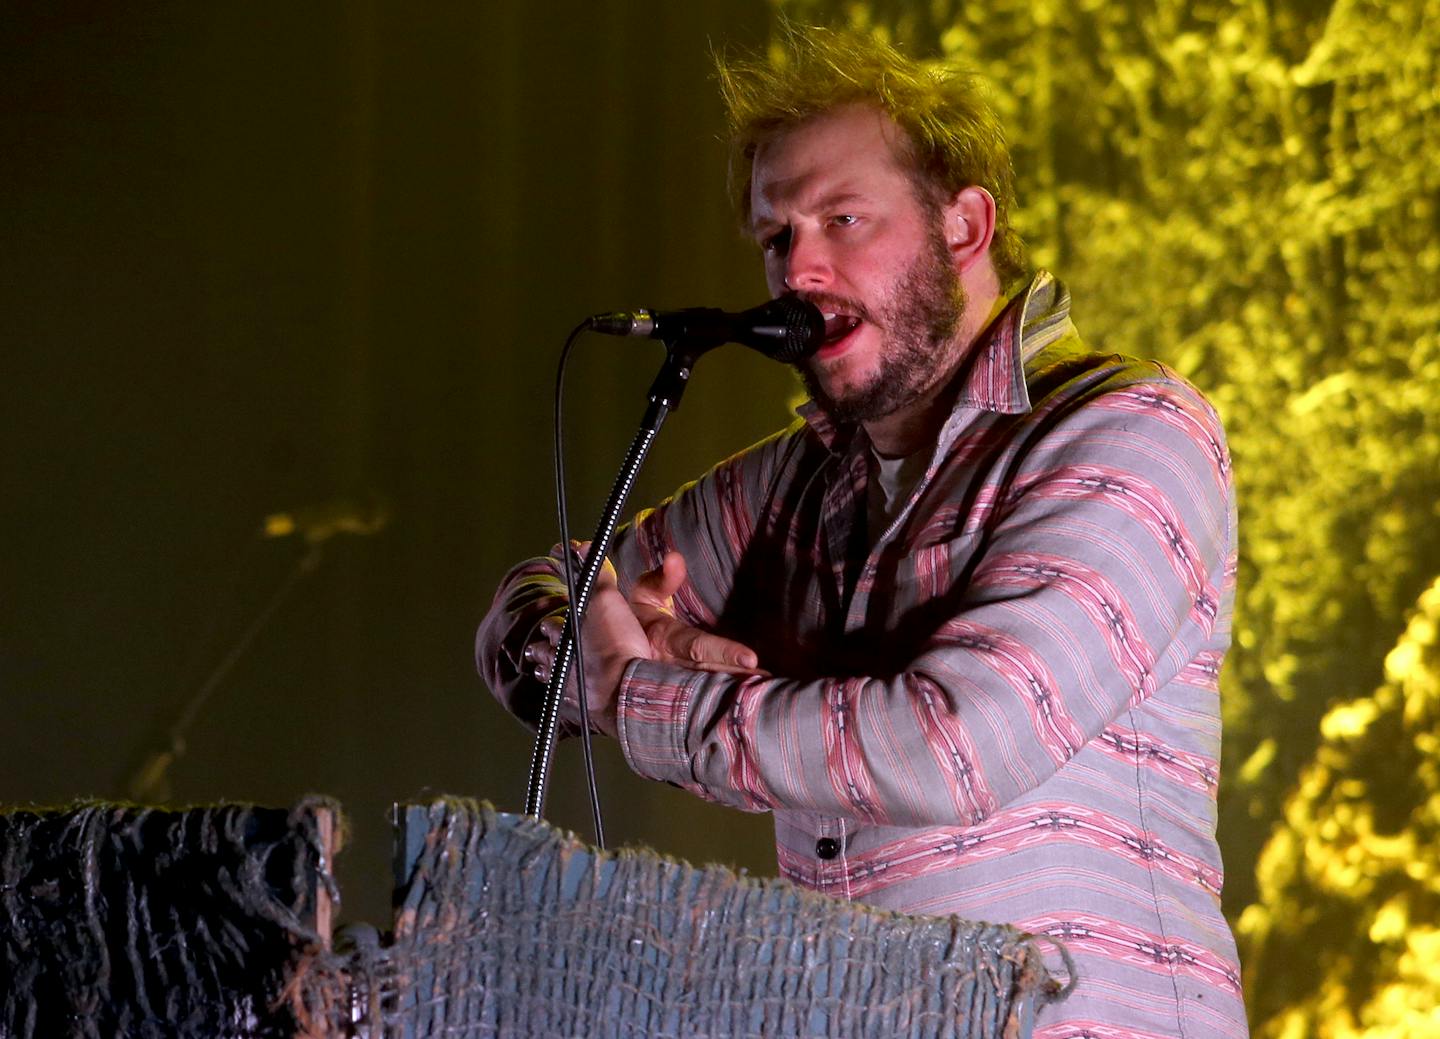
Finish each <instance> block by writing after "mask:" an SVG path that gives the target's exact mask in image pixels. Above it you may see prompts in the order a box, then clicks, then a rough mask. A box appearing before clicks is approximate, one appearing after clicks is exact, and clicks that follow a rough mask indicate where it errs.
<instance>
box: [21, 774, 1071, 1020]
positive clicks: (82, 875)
mask: <svg viewBox="0 0 1440 1039" xmlns="http://www.w3.org/2000/svg"><path fill="white" fill-rule="evenodd" d="M337 820H338V810H337V809H336V807H335V806H334V805H333V804H331V803H329V802H324V801H319V800H314V801H307V802H305V803H303V804H301V805H300V806H298V807H296V808H295V809H292V810H289V811H285V810H279V809H266V808H256V807H254V806H249V805H226V806H217V807H208V808H194V809H189V810H186V811H161V810H157V809H147V808H140V807H136V806H133V805H85V806H80V807H76V808H71V809H65V810H56V811H51V812H38V811H20V812H14V813H11V814H9V815H0V1039H92V1037H93V1039H100V1037H105V1039H110V1037H127V1039H128V1037H135V1039H171V1037H174V1039H180V1037H186V1039H189V1037H196V1039H200V1037H204V1039H242V1037H247V1039H248V1037H255V1039H271V1037H281V1036H291V1035H296V1036H306V1037H314V1039H319V1037H322V1036H323V1037H336V1039H339V1037H345V1036H358V1037H362V1039H442V1037H443V1039H482V1037H483V1039H495V1037H514V1039H542V1037H561V1036H564V1037H571V1036H575V1037H580V1036H583V1037H597V1039H612V1037H613V1039H640V1037H657V1039H681V1037H686V1039H689V1037H695V1039H699V1037H722V1036H723V1037H725V1039H735V1037H757V1039H758V1037H765V1039H772V1037H781V1036H826V1037H857V1039H862V1037H863V1039H870V1037H874V1039H880V1037H884V1039H892V1037H895V1036H914V1037H924V1039H952V1037H953V1039H961V1037H968V1039H999V1037H1004V1039H1024V1037H1026V1036H1028V1035H1029V1033H1030V1031H1031V1027H1032V1024H1033V1022H1034V1016H1035V1013H1036V1011H1037V1010H1038V1009H1040V1007H1041V1006H1042V1005H1043V1004H1044V1003H1045V1002H1047V1001H1049V1000H1053V999H1055V998H1058V997H1059V994H1060V993H1059V988H1058V986H1057V985H1056V984H1055V982H1054V981H1053V980H1052V979H1051V978H1050V977H1049V975H1048V973H1047V972H1046V970H1045V968H1044V966H1043V965H1042V963H1041V960H1040V957H1039V954H1038V952H1037V951H1036V950H1035V948H1034V947H1033V946H1032V945H1031V944H1030V943H1029V942H1028V941H1026V939H1025V936H1023V935H1021V934H1019V933H1018V932H1016V931H1014V930H1012V929H1010V928H1007V927H998V926H992V925H987V924H978V923H970V922H967V921H963V920H957V919H953V918H952V919H939V918H916V917H904V916H899V915H896V914H893V913H882V912H877V911H874V910H868V909H865V908H863V907H860V906H855V905H849V904H845V903H841V902H836V901H834V900H831V899H827V898H822V897H820V896H818V895H815V894H812V893H809V892H805V891H802V890H800V889H798V888H796V887H794V886H793V885H790V884H787V883H784V882H783V881H776V880H757V879H754V878H749V877H743V876H738V875H736V874H735V873H733V872H731V871H729V870H726V869H723V868H720V867H713V866H712V867H708V868H705V869H696V868H694V867H691V866H689V865H686V864H684V863H681V862H675V861H672V860H667V859H664V858H661V857H660V856H657V855H654V854H651V853H649V852H645V851H623V852H620V853H618V854H605V853H601V852H597V851H596V850H594V849H593V848H590V847H588V846H586V845H585V844H583V843H582V842H580V841H578V840H576V839H575V838H574V837H573V836H570V835H567V834H564V833H561V832H559V831H557V830H555V829H553V828H552V827H550V826H548V825H546V824H544V823H542V822H538V821H536V820H533V819H527V818H521V817H517V816H512V815H504V814H501V813H497V812H496V811H494V809H492V808H491V807H489V806H488V805H484V804H479V803H476V802H472V801H464V800H443V801H437V802H435V803H433V804H427V805H412V806H407V807H404V808H401V809H397V813H396V823H397V833H396V837H397V849H396V872H397V889H396V916H395V921H394V930H393V932H392V933H391V934H387V935H382V934H381V933H380V932H379V931H377V930H376V929H375V928H373V927H368V926H365V925H357V926H352V927H348V928H345V929H343V935H342V940H340V941H337V942H336V944H335V946H334V947H333V948H332V947H331V945H330V941H329V937H330V920H329V917H330V907H331V902H332V899H333V897H334V895H335V889H334V882H333V880H332V878H331V873H330V864H331V862H332V857H333V854H334V851H335V844H336V841H335V839H334V832H335V829H336V827H337Z"/></svg>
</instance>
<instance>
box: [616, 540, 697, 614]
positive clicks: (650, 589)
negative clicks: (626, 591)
mask: <svg viewBox="0 0 1440 1039" xmlns="http://www.w3.org/2000/svg"><path fill="white" fill-rule="evenodd" d="M685 576H686V570H685V557H684V556H682V555H681V554H680V553H679V552H666V553H665V558H664V559H662V560H661V561H660V565H659V566H657V567H656V568H655V569H654V570H647V571H646V572H645V573H643V574H641V575H640V579H639V580H638V581H636V582H635V587H634V588H633V589H631V591H630V603H631V605H634V606H653V607H655V608H656V609H660V610H669V608H670V599H671V597H672V596H673V595H674V594H675V593H676V592H677V591H679V590H680V586H681V585H682V584H684V583H685Z"/></svg>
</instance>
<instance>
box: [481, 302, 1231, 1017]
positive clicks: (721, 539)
mask: <svg viewBox="0 0 1440 1039" xmlns="http://www.w3.org/2000/svg"><path fill="white" fill-rule="evenodd" d="M961 378H962V379H963V380H964V381H963V386H962V388H961V393H960V396H959V400H958V402H957V404H956V407H955V409H954V412H953V413H952V415H951V416H950V419H949V421H948V423H947V424H946V426H945V428H944V431H943V432H942V434H941V436H940V439H939V442H938V443H937V446H936V449H935V452H934V455H933V458H932V459H931V461H930V464H929V467H928V470H927V472H926V474H925V476H924V478H923V479H922V480H921V481H920V483H919V484H918V485H917V487H916V488H915V490H914V492H913V494H912V496H911V498H910V501H909V502H908V503H907V505H906V506H905V508H904V509H903V511H902V512H901V513H900V515H899V516H898V517H897V518H896V520H895V521H894V522H893V523H892V524H891V526H890V528H889V529H888V530H885V531H883V532H873V533H869V532H867V531H866V530H865V529H864V525H865V514H866V509H865V500H866V480H867V475H868V464H867V455H868V446H867V442H866V438H865V435H864V432H863V430H860V429H855V428H849V427H843V428H839V427H836V426H834V425H832V424H831V423H830V422H829V421H828V420H827V419H826V417H825V416H824V415H823V414H822V413H821V412H819V411H818V410H816V409H814V408H813V406H807V409H802V415H803V419H802V421H799V422H797V423H796V424H795V425H793V426H791V427H790V428H789V429H787V430H785V431H784V432H782V433H780V434H777V435H776V436H774V437H772V438H770V439H768V440H766V441H764V442H762V443H760V444H757V445H756V446H755V447H753V448H750V449H749V450H747V451H744V452H742V453H741V454H739V455H737V456H735V457H734V458H731V459H728V460H727V461H725V462H723V463H721V464H720V465H719V466H717V467H716V468H715V469H714V470H712V471H711V472H710V473H708V474H707V475H706V476H705V477H703V478H702V479H701V480H699V481H697V482H696V483H693V484H690V485H688V486H687V487H685V488H682V489H681V491H679V492H678V493H677V494H676V495H675V496H674V497H673V498H672V499H670V500H668V501H667V502H665V503H664V504H662V505H661V506H659V507H658V508H656V509H653V510H650V511H647V512H644V513H642V514H641V515H640V516H639V517H638V518H637V520H636V522H635V523H634V524H633V525H631V526H630V527H629V528H627V529H626V531H625V534H624V536H623V537H622V539H621V541H620V542H619V544H618V546H617V549H616V553H615V563H616V566H617V567H618V569H619V571H620V574H621V582H622V586H623V585H626V584H628V583H629V582H631V581H633V580H634V578H635V577H636V575H638V574H639V573H641V572H643V571H644V570H646V569H649V568H651V567H653V566H655V565H657V564H658V562H659V560H660V559H661V557H662V556H663V554H664V553H665V552H666V551H667V550H670V549H675V550H678V551H680V552H682V553H683V554H684V555H685V557H686V560H687V562H688V563H689V567H690V575H691V580H690V583H689V584H688V585H687V586H686V587H685V588H684V589H683V590H682V594H681V595H679V596H677V599H676V610H677V613H678V614H679V615H680V616H681V617H682V618H683V619H684V620H686V621H688V622H689V623H692V624H696V625H699V626H702V627H705V628H709V629H712V630H715V631H719V632H721V633H723V634H726V635H729V636H731V637H734V638H737V639H739V640H741V641H743V642H745V643H747V644H749V645H751V646H753V647H755V649H756V650H757V651H758V652H759V654H760V660H761V664H762V666H764V667H765V668H766V669H768V670H769V671H770V672H771V673H773V674H774V675H776V676H779V677H775V678H743V679H737V678H733V677H729V676H723V675H712V674H705V673H701V672H696V671H692V670H688V669H686V668H682V667H677V666H672V665H668V664H660V663H655V662H653V661H637V662H635V663H634V664H632V665H631V667H630V668H629V670H628V671H627V672H626V677H625V680H624V683H623V686H622V689H621V699H620V728H621V742H622V745H623V748H624V753H625V755H626V758H627V760H628V761H629V762H630V764H631V766H632V767H633V768H634V769H635V770H636V771H637V772H639V773H640V774H641V775H644V776H648V777H651V778H654V779H657V780H662V781H665V782H670V783H675V784H678V785H680V786H683V787H685V788H686V789H689V790H692V791H693V792H695V793H696V794H698V795H699V796H701V797H705V798H709V799H711V800H715V801H719V802H723V803H725V804H729V805H733V806H735V807H737V808H741V809H744V810H747V811H772V812H773V813H774V817H775V831H776V842H777V848H778V857H779V866H780V871H781V873H782V875H784V876H785V877H787V878H789V879H791V880H793V881H795V882H796V883H799V884H802V885H804V886H806V887H809V888H814V889H816V890H819V891H823V892H825V893H827V894H830V895H834V896H836V897H838V898H844V899H854V900H858V901H864V902H868V903H871V904H874V905H877V906H882V907H887V908H891V909H896V910H900V911H904V912H907V913H925V914H949V913H954V914H959V915H961V916H965V917H969V918H972V919H978V920H986V921H992V922H1005V923H1012V924H1015V925H1017V926H1019V927H1022V928H1025V929H1027V930H1029V931H1032V932H1034V933H1036V934H1039V935H1049V936H1052V937H1054V938H1056V939H1057V940H1059V941H1061V942H1063V943H1064V944H1065V946H1066V947H1067V948H1068V949H1069V950H1070V951H1071V953H1073V954H1074V956H1075V960H1076V962H1077V964H1078V967H1079V972H1080V983H1079V985H1078V987H1077V988H1076V990H1075V992H1074V994H1073V995H1072V996H1071V998H1070V999H1069V1000H1068V1001H1067V1002H1066V1003H1064V1004H1061V1005H1058V1006H1054V1007H1051V1008H1048V1009H1047V1010H1046V1011H1045V1012H1044V1014H1043V1015H1042V1016H1041V1018H1040V1019H1039V1020H1038V1021H1037V1032H1036V1034H1037V1036H1039V1037H1041V1039H1060V1037H1067V1039H1068V1037H1080V1036H1094V1037H1101V1036H1103V1037H1107V1039H1108V1037H1116V1039H1118V1037H1151V1036H1188V1037H1213V1036H1221V1037H1228V1036H1241V1035H1244V1034H1245V1033H1246V1026H1245V1015H1244V1007H1243V1002H1242V999H1241V992H1240V980H1239V967H1238V962H1237V957H1236V953H1235V945H1234V940H1233V938H1232V936H1231V934H1230V931H1229V929H1228V927H1227V925H1226V923H1225V920H1224V918H1223V917H1222V916H1221V913H1220V904H1219V891H1220V884H1221V876H1222V870H1221V863H1220V855H1219V851H1218V849H1217V846H1216V843H1215V817H1216V810H1215V793H1216V784H1217V778H1218V774H1219V753H1220V721H1219V715H1220V712H1219V698H1218V687H1217V676H1218V673H1219V668H1220V663H1221V660H1222V658H1223V656H1224V652H1225V649H1226V647H1227V645H1228V644H1229V640H1230V631H1229V620H1230V610H1231V604H1232V601H1233V598H1234V574H1235V509H1234V496H1233V493H1232V487H1231V478H1230V468H1229V458H1228V455H1227V453H1226V449H1225V442H1224V435H1223V432H1222V431H1221V428H1220V424H1219V422H1218V420H1217V418H1216V416H1215V414H1214V412H1213V410H1212V409H1211V408H1210V406H1209V405H1208V404H1207V403H1206V402H1205V400H1204V399H1203V398H1202V397H1201V396H1200V395H1199V393H1197V392H1196V391H1195V390H1194V389H1193V388H1192V387H1191V386H1189V385H1188V384H1187V383H1185V382H1184V381H1183V380H1182V379H1180V378H1179V377H1178V376H1177V375H1175V374H1174V373H1173V372H1171V371H1169V370H1168V369H1166V368H1164V367H1163V366H1161V365H1158V364H1154V363H1148V362H1138V361H1134V360H1130V359H1126V358H1122V357H1118V356H1112V355H1103V354H1098V353H1096V352H1094V351H1092V350H1090V349H1089V348H1087V347H1086V346H1085V345H1084V344H1083V343H1082V342H1081V340H1080V338H1079V336H1078V334H1077V333H1076V331H1075V328H1074V326H1073V325H1072V324H1071V322H1070V318H1069V296H1068V294H1067V293H1066V292H1065V290H1064V288H1063V287H1062V286H1061V285H1060V284H1059V283H1058V282H1057V281H1055V280H1054V279H1053V278H1051V277H1050V276H1048V275H1046V274H1043V273H1042V274H1041V275H1039V276H1037V278H1036V279H1035V280H1034V281H1033V282H1032V284H1031V285H1030V287H1029V288H1028V290H1026V291H1025V292H1024V293H1023V294H1022V295H1020V296H1019V297H1017V299H1016V300H1015V301H1013V302H1012V304H1011V306H1010V307H1009V308H1008V309H1007V311H1006V312H1005V313H1004V314H1003V315H1002V316H1001V318H1000V319H999V320H998V321H997V322H996V323H995V325H994V327H993V328H992V330H991V331H990V332H989V333H988V335H987V336H986V338H985V339H983V340H982V341H981V342H980V343H979V344H977V347H976V350H975V351H974V354H973V360H972V362H971V364H970V366H969V367H968V368H967V370H966V371H965V372H964V373H963V374H962V376H961ZM558 596H559V592H558V589H557V586H556V580H555V564H554V563H553V561H552V560H532V561H531V562H529V563H526V564H522V565H521V566H520V567H518V568H517V569H516V570H515V571H513V572H512V574H511V575H510V577H509V578H507V581H506V583H505V584H504V585H503V586H502V588H501V590H500V592H499V593H498V594H497V597H496V601H495V605H494V607H493V608H492V610H491V613H490V615H489V616H488V617H487V618H486V621H485V623H484V625H483V626H482V628H481V630H480V634H479V638H478V642H477V659H478V661H479V663H480V666H481V670H482V673H483V674H484V675H485V676H486V679H487V681H488V682H489V683H490V685H491V688H492V689H493V690H494V691H495V692H496V694H497V695H498V696H500V698H501V699H502V700H503V701H505V702H506V703H507V704H508V705H510V706H511V709H512V710H515V711H516V713H519V714H521V715H522V716H525V714H526V713H527V707H528V706H529V705H532V704H533V701H534V698H535V696H536V695H537V687H536V686H535V685H534V683H533V682H530V681H529V680H528V679H526V678H524V677H523V676H522V674H521V669H520V667H519V661H520V654H521V651H522V650H523V648H524V645H525V643H526V642H527V641H528V640H529V639H530V637H531V634H532V632H533V629H534V625H535V624H536V623H537V622H538V620H539V619H540V618H541V617H542V616H543V615H544V614H545V613H546V612H547V611H550V610H553V609H554V608H555V607H556V604H557V602H558ZM532 710H533V708H532ZM1052 969H1055V970H1057V971H1059V970H1062V969H1063V968H1062V966H1061V963H1060V960H1059V957H1058V956H1057V957H1055V960H1054V962H1053V963H1052Z"/></svg>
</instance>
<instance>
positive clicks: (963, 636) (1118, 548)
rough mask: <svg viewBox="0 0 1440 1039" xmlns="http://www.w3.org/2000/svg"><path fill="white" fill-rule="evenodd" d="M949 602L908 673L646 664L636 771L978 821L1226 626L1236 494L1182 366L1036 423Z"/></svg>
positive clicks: (638, 669) (758, 801)
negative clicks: (794, 673)
mask: <svg viewBox="0 0 1440 1039" xmlns="http://www.w3.org/2000/svg"><path fill="white" fill-rule="evenodd" d="M1030 428H1031V429H1032V430H1033V440H1034V443H1033V445H1032V446H1030V447H1028V448H1024V449H1021V450H1020V451H1019V452H1018V453H1017V458H1016V461H1015V463H1014V466H1013V470H1012V471H1011V472H1010V473H1008V474H1007V475H1006V477H1005V478H1004V479H1003V480H1000V481H998V482H997V483H996V485H995V493H994V495H992V496H991V500H990V501H989V502H988V503H985V502H982V503H980V504H979V505H977V506H975V507H977V508H985V509H988V510H990V515H989V516H988V518H987V519H986V521H985V531H986V534H985V544H984V546H983V548H982V550H981V552H980V556H979V558H978V561H977V562H976V563H975V565H974V567H973V570H970V571H969V572H968V575H967V576H965V577H964V578H960V577H959V576H958V575H957V578H956V579H957V580H961V579H963V580H964V581H965V585H964V587H963V588H959V589H951V590H950V591H951V593H952V596H951V601H953V602H955V604H956V606H955V608H954V610H953V611H951V612H948V613H947V614H946V615H945V616H944V619H943V620H942V621H941V622H940V623H938V625H937V626H936V628H935V630H934V631H933V633H931V634H929V636H928V638H927V640H926V641H925V643H924V644H923V645H922V647H921V649H920V651H919V652H918V654H917V655H915V656H914V658H913V659H912V660H910V661H909V662H908V663H907V664H906V665H905V666H904V667H903V668H902V669H900V670H899V673H896V674H891V675H885V676H875V677H855V676H847V677H837V678H821V679H817V680H812V681H796V680H791V679H786V678H784V677H776V678H763V677H749V678H736V677H734V676H728V675H716V674H708V673H702V672H697V671H692V670H689V669H686V668H683V667H678V666H673V665H667V664H662V663H657V662H654V661H645V660H642V661H635V662H633V663H632V664H631V665H630V667H629V668H628V669H627V670H626V673H625V677H624V680H623V682H622V685H621V693H620V702H619V728H620V739H621V743H622V747H623V750H624V753H625V756H626V758H627V760H628V761H629V763H630V765H631V767H632V768H633V769H634V770H635V771H636V772H638V773H640V774H641V775H644V776H647V777H650V778H653V779H657V780H662V781H666V782H671V783H675V784H677V785H680V786H683V787H686V788H688V789H691V790H693V791H695V792H696V793H699V794H701V795H702V796H704V797H707V798H709V799H712V800H716V801H720V802H723V803H726V804H729V805H732V806H735V807H738V808H742V809H747V810H751V811H763V810H768V809H773V808H780V807H783V808H788V809H797V810H804V811H814V812H819V813H824V814H832V815H838V816H842V817H847V818H855V819H859V820H862V821H868V822H874V823H880V824H894V825H927V824H929V825H934V824H958V825H964V826H970V825H975V824H976V823H978V822H980V821H982V820H983V819H985V818H986V817H987V816H988V815H990V814H991V813H992V812H994V811H996V810H997V809H998V808H1000V807H1003V806H1004V805H1006V804H1007V803H1009V802H1011V801H1013V800H1014V799H1015V798H1017V797H1019V796H1021V795H1022V794H1024V793H1026V792H1028V791H1030V790H1032V789H1034V788H1035V787H1037V786H1038V785H1039V784H1041V783H1043V782H1044V781H1045V780H1046V779H1047V778H1049V777H1050V776H1051V775H1053V774H1054V773H1055V771H1056V770H1057V769H1058V768H1059V767H1060V766H1061V765H1062V764H1064V763H1065V762H1066V761H1068V760H1069V759H1070V758H1071V757H1073V756H1074V755H1075V754H1076V753H1077V752H1078V751H1079V750H1080V749H1081V748H1082V747H1083V746H1084V745H1085V744H1086V743H1087V742H1089V741H1090V740H1092V739H1094V738H1095V737H1096V736H1097V735H1098V734H1099V733H1100V732H1101V730H1102V729H1103V728H1104V727H1105V726H1106V725H1107V724H1108V723H1110V722H1111V721H1113V720H1114V719H1115V718H1116V717H1117V716H1119V715H1120V714H1121V713H1122V712H1123V711H1125V710H1126V709H1127V708H1128V707H1130V706H1131V705H1134V704H1137V703H1139V702H1141V701H1144V700H1146V699H1147V698H1149V697H1150V696H1152V695H1154V694H1155V693H1156V691H1157V690H1158V689H1161V688H1163V687H1164V686H1165V684H1166V683H1167V682H1169V681H1170V680H1171V679H1172V678H1173V677H1174V676H1175V675H1176V673H1177V672H1178V671H1179V670H1180V669H1181V668H1182V667H1183V666H1184V665H1185V664H1186V663H1187V662H1188V661H1190V660H1191V659H1192V658H1193V657H1194V655H1195V654H1196V652H1198V651H1199V650H1200V649H1201V648H1204V647H1205V646H1207V645H1210V644H1211V642H1212V640H1213V639H1214V638H1215V636H1216V633H1217V632H1216V629H1217V621H1218V615H1219V612H1220V604H1221V588H1222V586H1223V585H1224V582H1225V580H1226V573H1227V568H1229V567H1231V566H1233V527H1234V511H1233V495H1232V492H1231V486H1230V471H1229V462H1228V456H1227V454H1226V449H1225V446H1224V439H1223V433H1222V432H1221V429H1220V425H1219V422H1218V420H1217V419H1216V418H1215V415H1214V413H1213V411H1212V410H1211V409H1210V407H1209V405H1208V404H1206V403H1205V401H1204V400H1203V398H1201V397H1200V396H1199V395H1198V393H1196V392H1195V391H1194V390H1193V389H1192V388H1190V387H1189V386H1188V385H1187V384H1185V383H1183V382H1182V381H1180V380H1178V379H1175V378H1174V377H1171V378H1170V379H1168V380H1157V381H1153V382H1150V383H1142V384H1138V385H1127V386H1121V387H1118V388H1117V387H1111V388H1109V389H1107V390H1106V391H1104V392H1102V393H1098V394H1096V395H1094V396H1092V397H1090V398H1089V399H1087V400H1086V401H1084V403H1083V404H1081V405H1078V406H1075V407H1073V408H1071V409H1069V410H1067V411H1065V412H1063V413H1059V414H1052V415H1041V416H1036V417H1035V418H1034V421H1033V422H1032V423H1031V427H1030Z"/></svg>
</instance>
